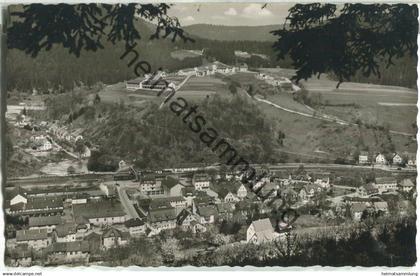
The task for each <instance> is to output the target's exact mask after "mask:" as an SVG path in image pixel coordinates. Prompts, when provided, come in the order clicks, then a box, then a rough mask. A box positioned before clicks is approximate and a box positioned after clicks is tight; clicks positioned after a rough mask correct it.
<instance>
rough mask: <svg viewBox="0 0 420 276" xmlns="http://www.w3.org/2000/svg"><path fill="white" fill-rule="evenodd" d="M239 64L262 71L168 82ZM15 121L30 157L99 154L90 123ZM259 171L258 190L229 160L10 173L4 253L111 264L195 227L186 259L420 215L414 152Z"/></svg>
mask: <svg viewBox="0 0 420 276" xmlns="http://www.w3.org/2000/svg"><path fill="white" fill-rule="evenodd" d="M236 71H237V72H242V73H244V72H246V73H247V74H252V73H251V72H249V71H248V68H247V67H246V65H244V64H243V65H240V66H239V67H230V66H227V65H224V64H221V63H219V62H218V63H214V64H212V65H208V66H205V67H201V68H193V69H184V70H180V71H179V72H178V73H177V74H175V75H173V74H172V75H171V74H166V73H164V72H162V73H159V74H158V77H159V78H165V79H167V80H169V81H171V84H170V85H171V86H173V87H176V88H177V89H178V88H179V86H180V85H182V82H184V83H185V80H180V77H179V76H185V78H186V79H188V78H191V77H192V78H200V77H203V76H208V75H213V74H215V73H216V72H220V73H221V74H226V75H232V74H235V72H236ZM254 74H255V78H259V79H263V80H264V81H267V83H269V84H270V85H273V86H278V87H280V89H281V90H284V91H285V92H283V93H293V92H294V90H299V87H297V86H296V85H294V84H292V83H291V82H290V80H289V79H287V78H285V77H282V78H278V79H275V78H274V77H271V76H270V75H268V74H262V73H254ZM155 76H156V74H155ZM155 76H153V77H155ZM177 79H178V80H179V81H178V83H177V82H176V80H177ZM172 81H173V82H172ZM150 83H151V80H150V76H145V78H142V79H139V80H134V81H127V82H126V89H127V91H133V90H134V91H136V90H138V89H148V88H150V87H148V86H147V85H148V84H150ZM180 83H181V84H180ZM159 89H162V88H160V87H156V85H154V86H153V87H151V91H158V90H159ZM92 101H95V98H93V99H92ZM24 108H25V113H26V112H27V111H26V107H24ZM22 110H23V109H22ZM22 113H23V112H22ZM12 118H13V119H12ZM10 119H11V120H13V121H14V122H15V123H14V125H15V127H17V128H19V129H21V130H22V131H27V132H28V133H30V135H27V138H26V139H27V141H28V142H27V144H26V145H27V147H28V148H27V151H26V152H27V153H30V154H34V155H45V154H48V153H51V152H53V151H56V152H57V151H60V152H64V154H67V155H68V156H70V157H73V158H76V159H78V160H80V162H85V161H84V160H86V159H88V158H89V157H90V155H91V151H93V150H94V149H95V145H94V144H92V143H86V142H85V140H84V137H83V136H82V134H81V133H82V129H78V130H75V131H73V132H70V131H68V130H66V128H65V127H63V126H61V127H60V126H59V125H58V124H57V123H47V122H45V121H42V122H35V121H34V120H32V119H31V118H30V116H25V115H24V114H18V115H16V114H15V116H14V117H13V116H11V117H10ZM255 166H256V168H257V170H258V171H259V172H264V175H263V177H262V178H261V179H257V180H256V181H255V183H253V190H252V189H250V187H249V186H248V185H246V184H244V183H243V182H242V181H241V180H242V179H243V177H244V173H243V172H242V171H240V170H239V169H238V170H233V171H231V170H229V166H226V165H224V164H221V163H219V164H212V165H204V164H190V165H188V164H186V165H185V166H183V167H176V168H161V169H160V170H138V169H136V168H134V167H133V164H130V163H129V162H126V161H124V160H120V162H119V164H118V169H117V171H116V172H104V173H100V172H96V173H95V172H88V171H86V172H76V170H75V168H74V167H68V168H67V171H66V173H64V174H62V175H41V176H38V177H34V176H33V177H22V178H11V179H9V181H8V186H7V188H6V194H5V195H6V209H5V211H6V216H7V222H8V223H7V225H6V235H7V243H6V246H7V255H6V256H7V257H6V260H7V262H8V263H9V264H10V265H17V266H27V265H61V264H73V265H74V264H77V265H80V264H83V265H86V264H106V263H107V262H109V257H107V255H106V254H105V253H104V252H107V251H110V250H112V249H115V248H125V247H128V246H130V243H131V242H132V241H133V240H134V239H137V238H139V237H142V238H145V239H150V240H153V241H154V240H159V239H162V237H166V238H167V237H179V236H181V234H180V232H183V233H186V234H185V235H186V236H183V237H184V238H183V239H192V240H196V241H197V242H196V245H195V246H192V247H190V248H189V249H188V250H186V251H188V254H200V252H202V251H207V250H216V249H217V247H220V246H236V245H238V244H239V245H240V244H244V243H253V244H263V243H267V242H271V241H274V240H280V241H281V240H284V239H285V238H286V236H287V233H289V232H296V233H302V234H309V235H317V234H319V233H320V231H321V228H322V229H324V230H326V231H328V229H335V228H336V227H341V226H342V227H352V225H354V224H357V223H360V222H362V221H365V220H367V219H368V218H371V217H375V218H377V217H389V216H411V215H412V214H413V212H414V210H415V207H414V205H413V203H414V201H413V200H414V199H415V197H416V189H415V176H416V157H415V154H414V153H407V152H401V153H397V152H395V153H393V154H382V153H371V152H366V151H361V152H360V154H359V155H358V158H357V161H356V162H355V163H354V164H352V165H340V164H331V165H328V164H311V163H309V164H304V163H301V164H298V163H285V164H256V165H255ZM355 175H357V176H355ZM256 191H258V192H257V193H256ZM261 196H264V197H265V198H269V199H270V198H272V199H275V200H276V199H279V198H280V199H281V200H282V201H285V202H287V206H288V207H289V208H293V209H294V210H296V217H297V218H296V220H295V221H294V223H291V224H289V223H287V222H284V221H279V220H273V216H272V215H273V212H275V211H276V210H275V207H273V206H268V205H267V204H265V203H264V201H262V200H261V198H260V197H261ZM175 239H176V238H175ZM111 252H112V251H111ZM172 254H175V253H174V252H172ZM177 254H181V255H182V253H177ZM173 258H180V257H179V256H173Z"/></svg>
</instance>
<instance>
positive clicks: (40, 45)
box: [7, 3, 193, 57]
mask: <svg viewBox="0 0 420 276" xmlns="http://www.w3.org/2000/svg"><path fill="white" fill-rule="evenodd" d="M170 7H171V5H168V4H164V3H161V4H135V3H131V4H115V5H110V4H78V5H68V4H58V5H42V4H31V5H24V6H23V9H22V11H14V12H11V13H10V15H11V19H12V20H11V21H12V22H11V24H10V26H9V27H8V29H7V33H8V40H7V41H8V47H9V48H16V49H20V50H23V51H25V53H26V54H30V55H31V56H32V57H36V56H37V55H38V53H39V52H40V51H41V50H50V49H51V48H52V47H53V45H56V44H57V45H60V44H61V45H62V46H63V47H64V48H66V49H68V50H69V52H70V53H71V54H74V55H76V56H77V57H79V56H80V53H81V51H82V50H86V51H97V50H98V49H102V48H103V47H104V44H103V42H104V40H107V41H110V42H112V43H113V44H115V43H116V42H118V41H124V42H125V46H126V47H127V48H129V47H130V46H132V45H133V44H134V41H135V40H138V39H141V34H140V32H139V30H138V24H136V23H137V21H138V20H139V18H143V19H146V20H148V21H153V22H154V23H155V24H156V30H155V32H154V33H153V34H152V35H151V36H150V39H158V38H160V37H161V36H162V37H163V38H167V37H171V39H172V41H175V40H176V38H178V37H179V38H181V39H183V40H184V41H193V40H192V39H191V38H189V37H188V36H186V34H185V33H184V31H183V30H182V28H181V24H180V23H179V21H178V19H177V18H176V17H170V16H169V15H168V14H167V12H168V10H169V8H170Z"/></svg>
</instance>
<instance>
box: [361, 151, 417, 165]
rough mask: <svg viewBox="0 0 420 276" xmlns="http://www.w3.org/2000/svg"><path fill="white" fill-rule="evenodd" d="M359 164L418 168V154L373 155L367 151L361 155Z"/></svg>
mask: <svg viewBox="0 0 420 276" xmlns="http://www.w3.org/2000/svg"><path fill="white" fill-rule="evenodd" d="M359 164H360V165H370V164H375V165H397V166H402V165H407V166H410V167H416V165H417V162H416V154H414V153H409V152H404V153H403V154H399V153H397V152H394V153H392V154H388V155H387V154H384V153H376V154H372V153H369V152H367V151H362V152H360V154H359Z"/></svg>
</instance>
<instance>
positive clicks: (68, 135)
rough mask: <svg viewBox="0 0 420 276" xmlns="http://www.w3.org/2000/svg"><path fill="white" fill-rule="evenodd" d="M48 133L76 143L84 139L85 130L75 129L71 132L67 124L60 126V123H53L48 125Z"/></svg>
mask: <svg viewBox="0 0 420 276" xmlns="http://www.w3.org/2000/svg"><path fill="white" fill-rule="evenodd" d="M47 131H48V133H50V134H53V135H54V136H55V137H57V138H58V139H60V140H65V141H67V142H70V143H75V142H77V141H78V140H83V136H82V135H81V133H82V132H83V129H81V128H79V129H75V130H74V131H72V132H70V131H69V130H68V129H67V127H66V126H59V125H58V124H55V123H53V124H51V125H50V126H49V127H48V130H47Z"/></svg>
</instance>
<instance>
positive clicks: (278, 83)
mask: <svg viewBox="0 0 420 276" xmlns="http://www.w3.org/2000/svg"><path fill="white" fill-rule="evenodd" d="M255 77H256V78H257V79H259V80H263V81H265V82H266V83H268V84H269V85H272V86H275V87H279V88H280V89H281V90H282V91H285V92H291V93H293V92H296V91H297V90H299V87H297V86H295V85H293V83H292V82H291V81H290V80H289V79H288V78H286V77H273V76H271V75H270V74H267V73H258V74H256V75H255Z"/></svg>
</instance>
